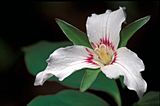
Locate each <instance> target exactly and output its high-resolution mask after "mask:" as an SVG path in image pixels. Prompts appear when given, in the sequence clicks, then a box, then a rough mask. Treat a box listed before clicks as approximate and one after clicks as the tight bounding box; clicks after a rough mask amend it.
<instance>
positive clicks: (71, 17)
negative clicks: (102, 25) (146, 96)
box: [0, 1, 160, 106]
mask: <svg viewBox="0 0 160 106" xmlns="http://www.w3.org/2000/svg"><path fill="white" fill-rule="evenodd" d="M119 6H125V7H126V14H127V21H126V24H128V23H131V22H132V21H134V20H136V19H139V18H141V17H144V16H147V15H150V16H151V19H150V21H149V22H148V23H147V24H146V25H145V26H143V27H142V28H141V29H140V30H139V31H137V32H136V33H135V35H134V36H133V37H132V38H131V39H130V41H129V42H128V45H127V47H128V48H129V49H131V50H132V51H134V52H136V53H137V54H138V56H139V57H140V58H141V59H142V60H143V61H144V64H145V68H146V69H145V71H144V72H142V75H143V78H144V79H145V80H146V81H147V84H148V90H147V92H148V91H159V90H160V87H159V69H158V68H159V53H158V51H159V42H160V41H159V35H160V34H159V30H158V28H159V19H160V17H159V12H160V11H159V7H160V2H158V1H150V2H144V1H143V2H133V1H132V2H128V1H124V2H112V1H109V2H101V3H97V2H26V3H24V2H18V3H15V2H9V3H7V2H5V3H1V4H0V106H25V105H26V104H27V103H28V102H29V101H31V100H32V99H33V98H34V97H35V96H37V95H46V94H51V93H52V94H53V93H56V92H58V91H60V90H62V89H68V88H66V87H64V86H62V85H59V84H58V83H54V82H46V83H45V84H44V86H42V87H34V86H33V83H34V79H35V77H34V76H32V75H31V74H30V73H29V72H28V71H27V69H26V66H25V63H24V54H23V52H22V51H21V48H22V47H25V46H28V45H32V44H34V43H36V42H38V41H41V40H47V41H52V42H54V41H64V40H68V39H67V38H66V37H65V35H64V34H63V33H62V31H61V30H60V28H59V27H58V25H57V24H56V23H55V20H54V19H55V18H60V19H63V20H65V21H66V22H68V23H70V24H72V25H74V26H76V27H77V28H79V29H81V30H82V31H84V32H86V29H85V28H86V27H85V24H86V19H87V17H88V16H89V15H91V14H92V13H97V14H101V13H104V12H105V11H106V9H111V10H115V9H118V7H119ZM3 45H5V47H3ZM91 92H92V91H91ZM93 93H95V94H97V95H98V96H100V97H102V98H103V99H105V100H107V101H108V102H109V103H111V104H112V105H115V103H114V101H113V100H112V99H111V98H110V99H111V100H110V99H107V97H106V96H105V94H104V93H102V92H93ZM122 97H123V98H122V100H123V101H122V102H123V103H124V102H125V104H123V105H126V106H128V105H130V104H132V103H133V102H135V101H137V100H138V98H137V95H136V93H135V92H134V91H130V90H128V89H125V90H124V91H123V94H122ZM108 98H109V97H108ZM126 98H127V100H126Z"/></svg>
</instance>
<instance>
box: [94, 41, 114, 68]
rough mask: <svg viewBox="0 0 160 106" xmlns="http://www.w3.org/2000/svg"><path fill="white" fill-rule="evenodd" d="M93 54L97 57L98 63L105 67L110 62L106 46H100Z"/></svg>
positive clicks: (110, 58)
mask: <svg viewBox="0 0 160 106" xmlns="http://www.w3.org/2000/svg"><path fill="white" fill-rule="evenodd" d="M95 52H96V54H97V55H98V57H99V59H100V62H101V63H103V64H104V65H107V64H109V63H110V62H111V60H112V56H111V54H109V53H108V52H107V49H106V46H105V45H104V44H101V45H100V46H99V48H96V49H95Z"/></svg>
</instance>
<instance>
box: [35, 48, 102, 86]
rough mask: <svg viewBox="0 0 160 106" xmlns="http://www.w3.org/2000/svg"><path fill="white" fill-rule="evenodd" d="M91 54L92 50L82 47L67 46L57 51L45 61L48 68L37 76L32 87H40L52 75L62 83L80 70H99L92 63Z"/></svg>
mask: <svg viewBox="0 0 160 106" xmlns="http://www.w3.org/2000/svg"><path fill="white" fill-rule="evenodd" d="M91 53H92V50H91V49H89V48H86V47H84V46H69V47H66V48H60V49H57V50H56V51H54V52H53V53H52V54H51V55H50V57H49V59H48V60H47V62H48V66H47V67H46V69H45V70H44V71H42V72H40V73H38V74H37V76H36V80H35V83H34V85H42V84H43V83H44V82H45V81H46V80H47V79H48V78H50V77H52V76H53V75H55V76H56V77H58V78H59V80H60V81H62V80H63V79H64V78H66V77H68V76H69V75H70V74H72V73H73V72H75V71H77V70H80V69H82V68H93V69H94V68H99V65H98V64H96V63H94V62H93V61H92V59H93V58H94V57H93V56H92V55H94V54H91ZM90 56H92V57H90ZM88 58H89V60H88Z"/></svg>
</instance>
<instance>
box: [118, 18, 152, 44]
mask: <svg viewBox="0 0 160 106" xmlns="http://www.w3.org/2000/svg"><path fill="white" fill-rule="evenodd" d="M149 19H150V16H146V17H143V18H140V19H138V20H136V21H134V22H132V23H131V24H129V25H127V26H126V27H125V28H123V29H122V31H121V38H120V43H119V47H123V46H126V45H127V42H128V40H129V39H130V38H131V37H132V36H133V34H134V33H135V32H136V31H137V30H138V29H140V28H141V27H142V26H143V25H145V24H146V23H147V22H148V21H149Z"/></svg>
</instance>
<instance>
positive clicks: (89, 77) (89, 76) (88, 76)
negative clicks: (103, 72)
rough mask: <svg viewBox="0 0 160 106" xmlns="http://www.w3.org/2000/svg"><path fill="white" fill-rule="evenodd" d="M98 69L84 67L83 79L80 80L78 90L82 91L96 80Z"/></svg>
mask: <svg viewBox="0 0 160 106" xmlns="http://www.w3.org/2000/svg"><path fill="white" fill-rule="evenodd" d="M99 72H100V70H99V69H97V70H92V69H86V72H85V74H84V76H83V79H82V81H81V86H80V91H81V92H84V91H86V90H87V89H88V88H89V87H90V86H91V85H92V83H93V82H94V81H95V80H96V78H97V76H98V74H99Z"/></svg>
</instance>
